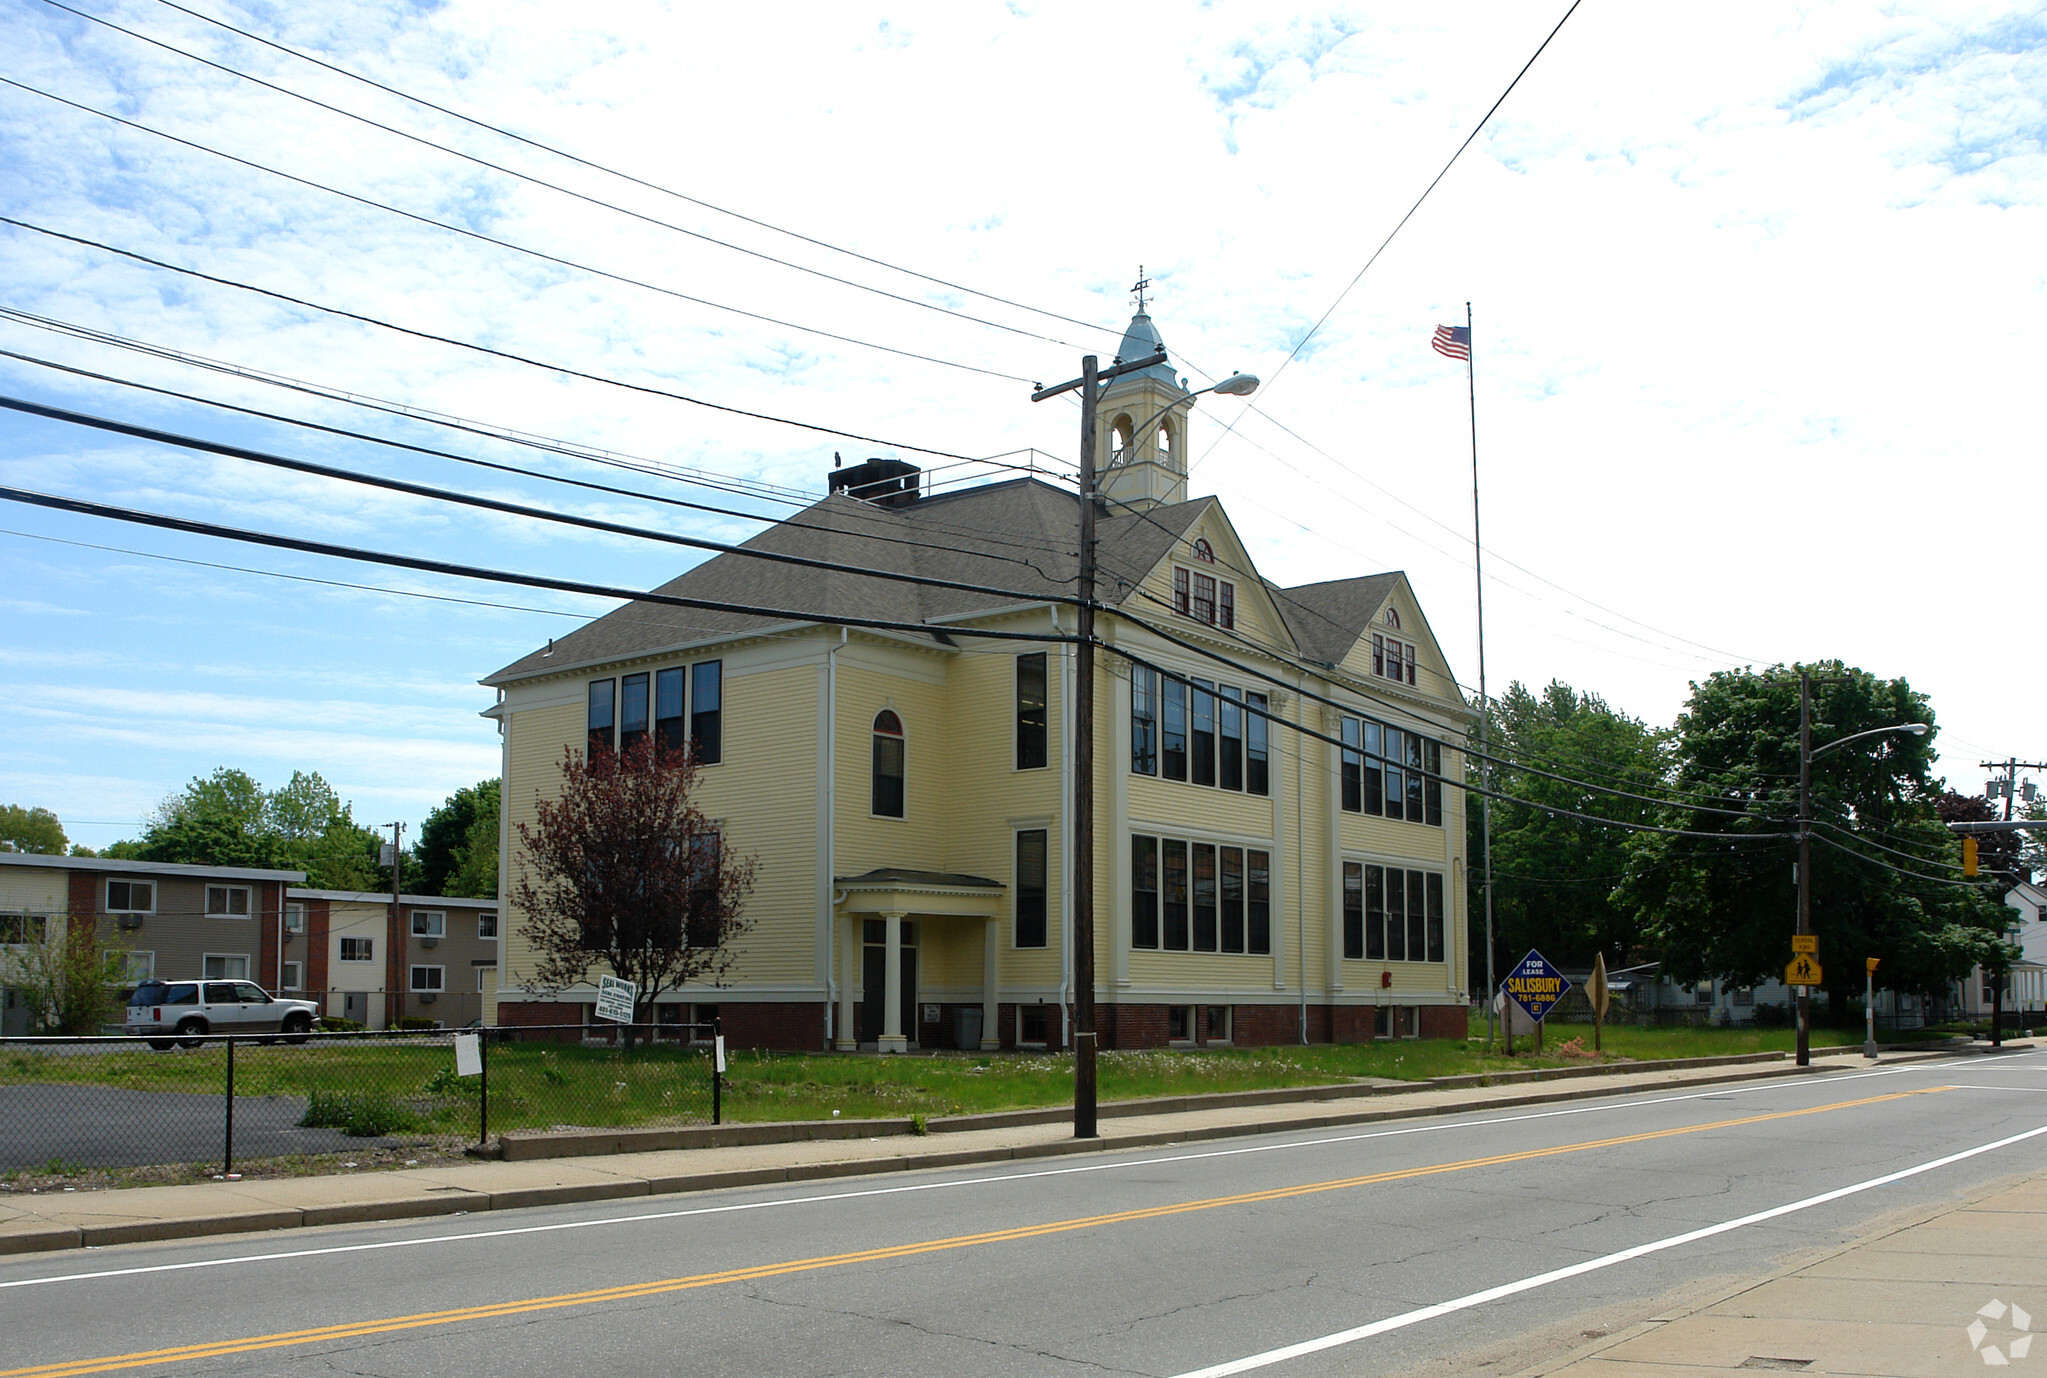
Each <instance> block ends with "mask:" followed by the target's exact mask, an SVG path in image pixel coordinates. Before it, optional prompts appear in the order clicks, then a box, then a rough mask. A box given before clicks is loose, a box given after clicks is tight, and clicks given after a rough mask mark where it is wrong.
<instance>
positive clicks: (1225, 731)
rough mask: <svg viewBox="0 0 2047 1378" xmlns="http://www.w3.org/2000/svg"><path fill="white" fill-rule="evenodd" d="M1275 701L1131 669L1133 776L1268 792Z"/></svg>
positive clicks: (1248, 691) (1204, 682) (1231, 687)
mask: <svg viewBox="0 0 2047 1378" xmlns="http://www.w3.org/2000/svg"><path fill="white" fill-rule="evenodd" d="M1270 712H1271V708H1270V700H1269V699H1268V698H1267V697H1266V696H1265V695H1264V694H1262V693H1259V692H1257V691H1256V690H1252V689H1240V688H1238V687H1236V686H1235V685H1230V684H1216V683H1213V682H1211V681H1209V680H1205V679H1181V678H1179V677H1178V676H1175V675H1169V674H1161V673H1160V672H1159V671H1157V670H1154V669H1151V668H1150V667H1148V666H1144V665H1133V666H1131V668H1130V773H1131V774H1133V775H1157V776H1161V777H1163V778H1164V779H1167V780H1186V781H1190V782H1191V783H1193V784H1197V785H1209V786H1212V787H1214V788H1217V789H1226V790H1234V791H1237V792H1240V793H1243V794H1265V793H1268V792H1269V791H1270V790H1271V788H1272V751H1271V737H1272V732H1271V720H1270V717H1269V714H1270Z"/></svg>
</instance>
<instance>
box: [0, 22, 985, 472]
mask: <svg viewBox="0 0 2047 1378" xmlns="http://www.w3.org/2000/svg"><path fill="white" fill-rule="evenodd" d="M45 3H47V4H54V3H56V0H45ZM0 225H12V226H14V227H15V228H17V229H22V230H28V231H30V232H32V233H34V234H40V235H45V236H47V237H49V238H51V239H57V240H62V241H64V242H66V243H70V244H77V245H80V246H82V247H85V248H88V249H98V250H100V251H101V252H103V253H109V254H114V255H116V256H118V257H121V258H125V259H129V260H132V261H133V262H136V263H141V264H146V265H147V266H149V267H151V268H160V269H163V270H164V271H165V272H170V273H177V274H179V275H181V276H183V277H190V278H197V279H199V280H200V281H201V282H210V283H213V284H215V285H216V286H220V287H231V288H233V289H235V290H236V291H238V292H250V293H254V294H255V295H257V296H261V297H268V298H270V299H271V300H273V301H281V302H285V303H287V304H288V305H291V306H300V307H304V308H305V309H307V310H309V311H319V312H323V313H325V314H327V315H330V316H339V317H341V318H342V319H344V320H351V321H355V322H357V323H359V324H362V325H374V326H376V327H378V328H379V329H383V330H389V331H392V332H394V333H396V334H400V335H409V336H411V337H412V338H414V339H418V340H430V341H432V342H433V343H435V344H444V345H450V346H453V347H454V348H456V349H466V350H470V351H472V352H474V353H477V354H483V355H488V356H489V357H491V358H493V359H505V360H508V361H510V362H512V363H517V364H525V365H527V366H529V367H531V368H538V369H545V370H547V371H548V372H550V373H563V374H567V375H568V376H569V377H571V378H581V379H583V380H584V381H586V382H591V383H603V384H605V385H606V386H607V387H614V388H623V389H625V390H626V391H628V392H638V393H645V394H646V395H648V396H650V397H666V398H668V399H670V400H671V401H676V402H687V403H688V404H689V405H691V406H693V407H704V408H707V409H708V410H711V411H716V412H723V413H725V414H726V415H728V416H739V417H745V418H746V419H748V420H751V421H771V422H773V423H774V424H776V425H778V426H794V427H796V428H797V429H798V430H805V431H815V432H817V433H818V434H820V435H835V436H839V437H840V438H842V439H845V440H859V441H864V442H865V443H867V444H869V445H885V446H891V447H893V448H895V449H899V450H909V451H911V452H912V453H914V454H920V455H938V456H940V457H941V458H944V459H972V458H973V456H971V455H962V454H955V453H953V452H952V451H951V450H934V449H930V448H928V447H926V446H923V445H912V444H909V443H908V442H906V441H901V440H884V439H880V438H878V437H876V436H871V435H861V434H860V433H858V432H857V431H842V430H839V429H837V428H836V427H832V426H821V425H819V424H817V423H816V422H812V421H796V420H793V419H791V418H789V417H786V416H773V415H770V414H769V413H767V412H757V411H748V410H746V409H745V408H744V407H730V406H726V405H725V404H724V403H722V402H711V401H706V400H705V399H703V398H701V397H691V396H689V395H688V394H687V393H681V392H671V391H669V390H668V389H666V388H657V387H652V386H649V385H648V384H645V383H629V382H626V381H625V380H624V379H622V378H607V377H605V376H604V375H602V374H598V373H588V372H585V371H583V370H582V369H576V368H570V367H569V366H568V365H567V364H558V363H548V362H547V361H546V360H544V359H534V358H529V357H527V356H526V355H523V354H514V353H512V352H511V351H510V350H504V349H493V348H491V347H490V346H489V345H481V344H476V343H474V342H472V341H469V340H458V339H455V338H453V337H451V336H447V335H436V334H434V333H433V332H432V331H430V330H416V329H414V328H413V327H411V326H405V325H398V324H395V323H394V322H391V321H386V320H379V319H378V318H377V317H375V316H365V315H363V314H361V313H360V312H356V311H345V310H343V309H342V308H340V307H338V306H325V305H322V304H321V303H319V302H315V301H307V300H305V299H304V298H301V297H294V296H291V295H289V294H287V293H284V292H276V291H272V290H271V289H270V288H268V287H258V286H256V285H255V284H253V283H248V282H237V281H235V280H234V279H233V278H224V277H216V276H215V275H213V274H212V273H202V272H200V271H199V270H198V269H196V268H182V267H179V266H178V265H177V264H175V263H166V262H165V261H163V260H162V259H158V258H151V257H150V256H149V255H147V254H142V253H137V252H135V251H134V250H133V249H120V248H116V247H114V246H113V245H111V244H103V243H101V242H100V241H99V240H96V239H88V238H86V237H84V236H83V235H75V234H66V233H64V232H63V231H61V230H52V229H48V228H46V227H44V226H42V225H36V224H32V223H30V222H29V221H26V220H17V219H15V218H14V217H13V216H6V215H0Z"/></svg>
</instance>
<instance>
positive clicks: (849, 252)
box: [159, 0, 1115, 334]
mask: <svg viewBox="0 0 2047 1378" xmlns="http://www.w3.org/2000/svg"><path fill="white" fill-rule="evenodd" d="M159 3H161V4H162V5H164V6H165V7H167V8H169V9H174V10H177V11H178V12H179V13H181V14H188V15H190V16H191V17H192V18H194V19H197V20H200V21H201V22H203V23H207V24H212V25H214V26H215V27H216V28H221V29H225V30H227V31H228V32H229V33H232V34H239V35H240V36H241V37H243V38H246V39H248V40H249V41H250V42H252V43H260V44H262V45H263V46H264V47H266V48H270V49H272V50H274V51H276V52H280V53H283V54H285V55H286V56H287V57H294V58H297V59H298V60H299V61H301V62H307V63H311V64H312V65H313V66H315V67H319V68H322V69H324V70H326V71H329V72H332V73H334V74H335V75H336V76H340V77H346V78H348V79H349V80H350V81H355V82H360V83H362V84H363V85H365V86H368V87H372V88H374V89H375V90H378V91H382V92H384V93H385V94H386V95H390V96H396V97H398V99H400V100H403V101H409V102H411V103H412V104H414V105H418V106H423V107H425V108H426V109H428V110H432V111H434V112H435V113H437V114H441V115H446V116H447V117H448V118H450V119H454V120H460V121H461V122H462V123H464V124H466V125H469V126H471V127H472V128H476V129H482V130H486V131H488V132H489V133H492V134H496V135H498V136H500V137H501V138H506V139H510V140H512V141H513V142H515V143H521V144H524V145H526V146H527V147H528V148H535V149H539V150H540V151H541V152H543V153H550V154H552V155H554V156H555V157H557V158H563V159H566V160H567V161H569V162H571V163H574V164H576V165H577V166H579V167H586V168H589V169H590V170H591V171H593V172H601V173H604V174H605V175H606V176H609V177H616V178H618V179H620V180H621V181H625V182H630V183H632V184H633V185H634V186H637V187H643V188H645V189H646V190H648V191H653V192H659V193H660V194H661V195H663V196H669V197H673V198H674V199H676V200H678V201H683V202H687V203H688V204H689V205H692V206H697V207H701V208H702V209H704V210H707V211H713V212H715V213H717V214H719V215H725V216H730V217H731V218H732V219H734V220H738V221H742V222H744V223H745V224H748V225H753V226H755V227H757V228H759V229H763V230H768V231H771V232H772V233H775V234H779V235H786V236H788V237H789V238H791V239H795V240H798V241H800V242H802V243H804V244H809V245H813V246H815V247H816V248H820V249H827V250H829V251H831V252H832V253H835V254H844V255H845V256H846V257H848V258H853V259H858V260H859V261H860V262H862V263H869V264H872V265H874V266H875V267H877V268H886V269H888V270H889V271H890V272H892V273H901V274H903V275H904V276H905V277H913V278H917V279H919V280H921V281H924V282H928V283H931V284H932V285H933V286H936V287H943V288H945V289H946V290H947V291H949V292H964V293H966V294H967V295H968V296H972V297H979V298H981V299H982V300H983V301H992V302H995V303H996V304H997V305H1000V306H1010V307H1014V308H1016V309H1017V310H1019V311H1028V312H1030V313H1031V314H1032V315H1035V316H1043V317H1045V318H1046V319H1047V320H1055V321H1059V322H1062V323H1063V324H1066V325H1077V326H1079V327H1080V328H1081V329H1083V330H1096V331H1100V332H1102V333H1103V334H1114V333H1115V331H1114V328H1113V327H1110V326H1104V325H1096V324H1095V323H1094V322H1092V321H1083V320H1078V319H1076V318H1074V317H1072V316H1062V315H1060V314H1059V313H1058V312H1056V311H1047V310H1045V309H1044V308H1043V307H1038V306H1032V305H1030V304H1029V303H1027V302H1020V301H1012V300H1010V299H1009V298H1008V297H1000V296H996V295H995V294H994V293H992V292H984V291H981V290H980V289H978V288H974V287H967V286H963V285H962V284H960V283H957V282H951V281H948V280H947V279H945V278H940V277H933V276H931V274H929V273H921V272H918V271H917V270H916V269H914V268H905V267H903V266H902V265H900V264H896V263H890V262H888V261H886V260H885V259H879V258H873V257H870V256H869V255H867V254H863V253H860V252H859V251H857V250H854V249H848V248H846V247H844V246H843V245H839V244H833V243H830V242H828V241H826V240H822V239H817V238H814V237H812V236H810V235H807V234H802V233H800V232H798V231H796V230H791V229H787V228H785V227H783V226H781V225H776V224H773V223H771V222H769V221H766V220H761V219H758V218H756V217H754V216H751V215H747V214H744V213H743V212H740V211H735V210H732V209H730V208H728V207H725V206H720V205H715V204H713V203H712V202H709V201H705V200H702V199H701V198H699V197H695V196H690V195H688V194H686V193H684V192H680V191H676V190H674V189H673V188H671V187H665V186H662V185H661V184H660V183H658V182H650V181H648V180H646V179H645V178H643V177H636V176H634V175H633V174H631V173H629V172H621V171H620V170H619V169H617V168H614V167H610V166H607V165H606V164H603V163H598V162H593V161H592V160H590V159H588V158H584V157H580V156H578V155H577V154H574V153H570V152H569V151H567V150H566V149H563V148H558V147H556V146H555V145H553V144H547V143H542V142H541V141H540V140H538V139H533V138H528V137H527V136H526V135H524V134H517V133H514V132H513V131H512V130H509V129H506V128H504V127H502V126H500V125H495V124H491V123H490V122H488V121H486V120H480V119H477V118H476V117H475V116H473V115H465V114H463V113H462V112H461V111H459V110H454V109H451V108H449V107H448V106H445V105H437V104H435V103H434V102H433V101H430V100H428V99H426V98H425V97H424V96H416V95H413V94H412V93H411V92H409V91H401V90H399V89H398V88H397V87H395V86H390V85H387V84H385V83H384V82H381V81H377V80H375V79H374V78H372V77H366V76H363V75H362V74H361V73H359V72H351V71H349V70H348V69H347V68H346V67H339V66H336V65H335V64H334V63H331V62H325V61H322V60H321V59H319V58H317V57H314V56H313V55H312V54H310V53H305V52H301V51H299V50H298V49H296V48H292V47H288V46H286V45H285V44H282V43H278V42H275V41H273V40H271V39H268V38H265V37H263V36H262V35H261V34H257V33H251V32H250V31H249V30H247V29H238V28H236V27H235V26H234V25H232V24H230V23H228V22H227V21H226V20H224V19H216V18H215V17H214V16H212V15H210V14H202V13H200V12H199V11H198V10H195V9H188V8H187V7H185V6H184V5H180V4H178V3H176V0H159Z"/></svg>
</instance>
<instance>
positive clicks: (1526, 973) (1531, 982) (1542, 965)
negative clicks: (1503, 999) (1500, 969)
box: [1500, 948, 1571, 1024]
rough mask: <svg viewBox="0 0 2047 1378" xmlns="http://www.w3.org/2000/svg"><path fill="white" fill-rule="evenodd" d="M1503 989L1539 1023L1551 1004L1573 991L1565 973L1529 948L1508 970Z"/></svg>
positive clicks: (1509, 997)
mask: <svg viewBox="0 0 2047 1378" xmlns="http://www.w3.org/2000/svg"><path fill="white" fill-rule="evenodd" d="M1500 989H1501V990H1503V991H1505V992H1506V993H1507V998H1508V999H1509V1000H1512V1001H1513V1002H1514V1003H1515V1004H1517V1005H1519V1006H1520V1007H1521V1008H1522V1009H1524V1010H1527V1011H1528V1017H1529V1018H1530V1019H1533V1020H1534V1021H1535V1022H1536V1023H1538V1024H1540V1023H1541V1022H1542V1018H1543V1016H1544V1015H1546V1014H1548V1013H1549V1012H1550V1009H1551V1007H1553V1006H1554V1005H1555V1004H1556V1003H1557V1001H1559V1000H1561V999H1563V998H1564V996H1565V995H1566V994H1568V993H1569V992H1570V989H1571V983H1570V982H1569V981H1566V980H1565V979H1564V973H1562V972H1561V971H1558V970H1557V969H1556V968H1555V967H1553V966H1551V965H1550V964H1549V959H1548V958H1547V957H1544V956H1543V955H1542V954H1541V953H1540V952H1537V951H1536V950H1535V949H1533V948H1530V949H1529V951H1528V955H1527V956H1526V957H1523V958H1522V959H1521V960H1520V961H1519V962H1518V963H1516V964H1515V966H1514V969H1513V970H1511V971H1509V972H1508V973H1507V979H1506V980H1504V981H1502V982H1500Z"/></svg>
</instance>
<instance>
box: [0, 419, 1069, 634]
mask: <svg viewBox="0 0 2047 1378" xmlns="http://www.w3.org/2000/svg"><path fill="white" fill-rule="evenodd" d="M0 408H5V409H6V410H8V411H15V412H20V413H22V414H23V415H25V416H38V417H41V418H43V419H44V420H47V421H61V422H64V423H66V424H68V425H73V426H84V427H88V428H90V429H92V430H98V431H106V432H108V433H110V434H113V435H125V436H128V437H130V438H131V439H135V440H147V441H151V442H153V443H155V444H158V445H171V446H175V447H177V448H178V449H183V450H195V451H198V452H200V453H202V454H212V455H221V456H223V457H225V458H229V459H241V460H247V461H249V462H250V463H253V464H262V465H266V466H268V467H270V468H273V469H284V470H288V471H290V472H292V473H298V474H311V475H313V476H315V477H318V478H326V479H334V480H336V481H338V482H342V483H354V484H360V485H362V486H363V487H367V488H381V489H383V490H385V491H386V492H392V493H404V494H406V495H407V496H410V497H418V498H427V499H430V500H432V501H435V502H445V503H452V504H455V505H457V506H461V507H474V508H477V509H479V510H481V511H485V512H497V513H500V514H503V515H505V516H515V517H525V518H527V519H529V520H532V521H543V522H551V523H554V524H556V525H560V526H573V527H576V528H577V529H579V530H583V531H600V532H603V533H604V534H606V535H610V536H629V537H632V538H634V539H636V540H643V541H658V542H661V543H663V544H666V545H677V546H683V547H685V548H687V549H690V550H708V551H714V552H716V553H718V554H720V555H729V556H735V557H742V556H743V557H745V558H746V559H750V560H761V561H764V562H766V563H768V564H779V565H794V566H796V567H798V568H800V569H817V570H824V571H825V572H827V573H831V574H846V575H854V576H858V577H860V578H866V579H880V580H883V581H886V582H889V583H899V584H914V585H917V586H919V587H924V588H942V589H950V590H953V591H955V592H960V593H982V594H991V595H993V596H995V597H998V598H1011V599H1016V600H1018V601H1020V602H1047V603H1060V604H1064V605H1067V606H1073V607H1077V606H1079V604H1080V600H1079V599H1078V598H1072V597H1066V596H1063V595H1059V594H1052V593H1042V592H1040V593H1027V592H1024V591H1022V590H1019V589H1011V588H1003V587H1000V586H997V585H991V584H975V583H969V582H966V581H964V580H958V579H939V578H935V577H933V576H930V575H925V574H905V573H902V572H900V571H897V570H888V569H875V568H871V567H868V566H861V565H846V564H841V563H839V562H837V561H835V560H819V559H814V558H812V557H810V556H808V555H791V554H787V553H784V552H781V551H774V550H757V549H751V548H748V547H746V546H738V545H732V544H730V543H728V542H725V541H711V540H706V539H704V538H703V537H700V536H681V535H677V534H675V533H674V532H668V531H656V530H654V529H652V528H651V527H643V526H629V525H627V524H625V523H623V522H613V521H605V520H603V519H601V518H598V517H579V516H576V515H574V514H572V513H568V512H550V511H548V510H547V509H546V508H543V507H530V506H528V505H526V504H525V503H517V502H507V501H505V500H503V499H501V498H487V497H483V496H481V495H480V494H474V493H458V492H455V491H454V490H453V489H448V488H436V487H433V486H431V485H429V484H424V483H412V482H409V481H407V480H405V479H395V478H382V477H379V476H377V475H374V474H365V473H360V472H358V471H356V470H354V469H344V468H340V467H338V466H336V465H332V464H317V463H314V462H313V461H312V460H306V459H292V458H290V457H288V456H285V455H278V454H271V453H269V452H267V451H264V450H256V449H251V448H249V447H247V446H243V445H228V444H224V443H222V442H220V441H215V440H202V439H200V438H199V437H197V436H189V435H179V434H177V433H176V432H174V431H163V430H158V429H156V428H155V427H153V426H138V425H135V424H133V423H131V422H126V421H116V420H114V419H112V418H111V417H104V416H92V415H89V414H87V413H85V412H74V411H67V410H65V409H63V408H61V407H50V406H45V405H43V404H42V403H40V402H29V401H25V400H23V399H21V398H18V397H7V396H4V395H0Z"/></svg>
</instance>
